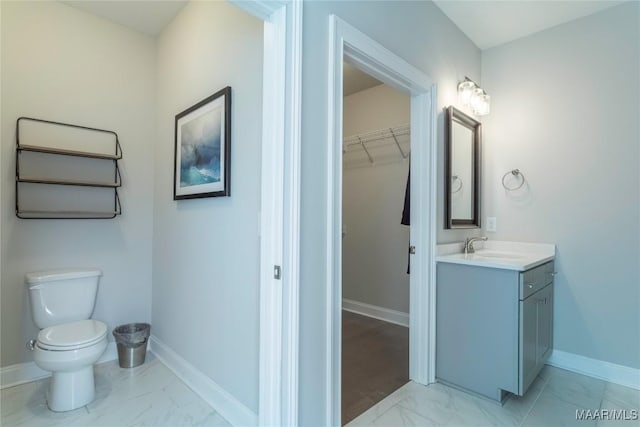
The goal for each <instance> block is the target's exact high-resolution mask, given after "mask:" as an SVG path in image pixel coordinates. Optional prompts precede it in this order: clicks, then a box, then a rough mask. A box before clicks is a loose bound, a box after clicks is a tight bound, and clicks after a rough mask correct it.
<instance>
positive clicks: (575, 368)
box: [547, 350, 640, 390]
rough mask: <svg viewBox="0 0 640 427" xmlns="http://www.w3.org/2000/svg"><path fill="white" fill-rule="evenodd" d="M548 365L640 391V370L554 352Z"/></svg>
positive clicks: (564, 352)
mask: <svg viewBox="0 0 640 427" xmlns="http://www.w3.org/2000/svg"><path fill="white" fill-rule="evenodd" d="M547 365H551V366H555V367H556V368H560V369H566V370H568V371H572V372H576V373H578V374H582V375H586V376H588V377H593V378H598V379H601V380H605V381H608V382H610V383H614V384H620V385H623V386H625V387H631V388H634V389H636V390H640V369H634V368H630V367H628V366H623V365H616V364H615V363H611V362H605V361H604V360H598V359H591V358H589V357H585V356H581V355H579V354H574V353H567V352H566V351H560V350H553V352H551V356H549V359H548V360H547Z"/></svg>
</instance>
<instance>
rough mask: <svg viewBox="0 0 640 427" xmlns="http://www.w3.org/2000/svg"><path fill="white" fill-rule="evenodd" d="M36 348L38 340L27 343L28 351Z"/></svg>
mask: <svg viewBox="0 0 640 427" xmlns="http://www.w3.org/2000/svg"><path fill="white" fill-rule="evenodd" d="M35 348H36V340H29V341H27V350H31V351H33V350H35Z"/></svg>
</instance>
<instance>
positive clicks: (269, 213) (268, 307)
mask: <svg viewBox="0 0 640 427" xmlns="http://www.w3.org/2000/svg"><path fill="white" fill-rule="evenodd" d="M230 1H231V3H233V4H234V5H235V6H237V7H239V8H241V9H242V10H244V11H245V12H248V13H249V14H251V15H253V16H255V17H257V18H259V19H261V20H263V21H264V52H263V55H264V62H263V99H262V129H263V130H262V173H261V186H262V188H261V200H262V202H261V213H260V344H259V347H260V356H259V359H260V361H259V372H260V373H259V403H258V420H257V422H258V425H260V426H294V425H297V423H298V323H299V320H298V305H299V304H298V301H299V298H298V295H299V289H300V279H299V265H300V262H299V257H300V243H299V241H300V213H299V212H300V144H301V136H300V135H301V129H300V124H301V102H302V99H301V87H302V78H301V77H302V73H301V70H302V0H284V1H267V0H257V1H250V2H249V1H246V0H230ZM276 270H279V275H276V274H275V271H276ZM276 276H279V277H276Z"/></svg>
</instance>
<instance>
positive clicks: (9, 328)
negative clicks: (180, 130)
mask: <svg viewBox="0 0 640 427" xmlns="http://www.w3.org/2000/svg"><path fill="white" fill-rule="evenodd" d="M1 7H2V47H1V50H2V134H1V137H2V143H1V150H2V211H1V217H2V224H1V227H2V267H3V268H2V276H1V285H0V292H1V297H2V298H1V299H2V308H1V310H0V311H1V313H2V315H1V319H0V324H1V334H0V335H1V336H2V343H1V347H2V353H1V355H0V357H1V359H2V361H1V366H3V367H5V366H8V365H13V364H16V363H23V362H29V361H31V360H32V355H31V354H30V352H28V351H27V350H26V349H25V342H26V341H27V340H28V339H31V338H35V336H36V335H37V328H36V326H35V325H34V324H33V320H32V319H31V314H30V312H29V310H28V298H27V293H26V288H25V285H24V274H25V273H26V272H28V271H34V270H40V269H52V268H69V267H99V268H101V269H102V270H103V272H104V276H103V277H102V279H101V281H100V288H99V293H98V298H97V301H96V309H95V312H94V315H93V317H94V318H96V319H100V320H102V321H105V322H106V323H107V324H108V325H109V327H114V326H117V325H118V324H122V323H128V322H148V321H150V320H151V240H152V236H151V233H152V227H151V221H150V218H152V207H153V201H152V197H153V196H152V188H153V181H152V178H153V166H152V164H153V154H152V153H153V141H154V135H155V128H154V123H155V117H154V111H155V108H154V98H155V44H154V40H153V39H152V38H150V37H148V36H144V35H141V34H139V33H136V32H134V31H131V30H128V29H126V28H124V27H122V26H120V25H116V24H113V23H111V22H108V21H106V20H103V19H102V18H98V17H96V16H93V15H89V14H87V13H85V12H81V11H79V10H77V9H74V8H71V7H69V6H66V5H63V4H60V3H57V2H2V5H1ZM23 115H24V116H31V117H37V118H43V119H50V120H55V121H61V122H67V123H75V124H81V125H86V126H94V127H98V128H104V129H110V130H114V131H116V132H117V133H118V135H119V137H120V142H121V144H122V148H123V151H124V158H123V160H121V161H120V167H121V172H122V179H123V182H124V186H123V187H122V189H121V191H120V197H121V201H122V206H123V212H124V213H123V215H122V216H121V217H118V218H117V219H112V220H24V219H17V218H16V216H15V212H14V200H15V189H14V188H15V187H14V181H15V178H14V174H15V143H16V140H15V129H16V127H15V124H16V119H17V118H18V117H20V116H23ZM44 142H45V141H43V143H44ZM48 191H49V192H50V194H53V193H54V192H56V191H58V192H59V190H58V189H56V188H55V187H51V188H49V189H48ZM110 338H111V337H110Z"/></svg>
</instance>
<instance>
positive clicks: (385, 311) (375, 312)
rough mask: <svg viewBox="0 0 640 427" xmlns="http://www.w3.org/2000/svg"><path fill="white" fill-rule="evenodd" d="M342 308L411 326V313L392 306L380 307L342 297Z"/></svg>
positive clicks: (396, 323) (406, 326)
mask: <svg viewBox="0 0 640 427" xmlns="http://www.w3.org/2000/svg"><path fill="white" fill-rule="evenodd" d="M342 309H343V310H344V311H349V312H351V313H355V314H360V315H362V316H367V317H372V318H374V319H378V320H383V321H385V322H388V323H393V324H395V325H400V326H404V327H405V328H408V327H409V313H404V312H402V311H398V310H392V309H390V308H384V307H379V306H377V305H372V304H367V303H364V302H360V301H354V300H352V299H347V298H342Z"/></svg>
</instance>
